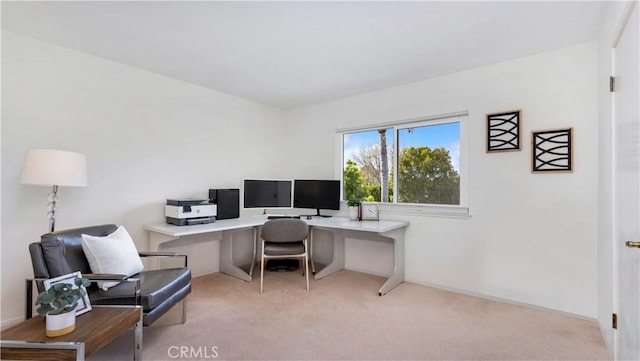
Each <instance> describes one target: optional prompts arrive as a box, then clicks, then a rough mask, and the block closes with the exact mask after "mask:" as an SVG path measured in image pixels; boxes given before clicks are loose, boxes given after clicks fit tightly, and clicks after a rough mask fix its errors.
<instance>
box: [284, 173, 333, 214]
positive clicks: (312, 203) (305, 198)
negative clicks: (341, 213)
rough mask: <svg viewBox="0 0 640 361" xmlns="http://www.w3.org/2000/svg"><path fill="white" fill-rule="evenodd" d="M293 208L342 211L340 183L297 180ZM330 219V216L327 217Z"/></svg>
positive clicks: (294, 185) (317, 211)
mask: <svg viewBox="0 0 640 361" xmlns="http://www.w3.org/2000/svg"><path fill="white" fill-rule="evenodd" d="M293 207H294V208H312V209H316V215H317V216H320V210H321V209H331V210H339V209H340V181H339V180H320V179H296V180H295V181H294V184H293ZM326 217H329V216H326Z"/></svg>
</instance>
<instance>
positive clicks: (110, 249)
mask: <svg viewBox="0 0 640 361" xmlns="http://www.w3.org/2000/svg"><path fill="white" fill-rule="evenodd" d="M82 250H83V251H84V254H85V256H87V260H88V261H89V266H90V267H91V272H93V273H112V274H113V273H115V274H121V275H127V276H132V275H134V274H136V273H139V272H140V271H142V269H143V268H144V266H143V265H142V261H141V260H140V256H139V255H138V250H137V249H136V246H135V244H134V243H133V239H131V236H130V235H129V233H128V232H127V230H126V229H124V227H123V226H120V227H118V229H117V230H116V231H115V232H113V233H111V234H110V235H108V236H105V237H96V236H90V235H88V234H83V235H82ZM118 283H119V282H98V287H100V288H101V289H103V290H105V291H106V290H107V289H109V288H110V287H113V286H115V285H117V284H118Z"/></svg>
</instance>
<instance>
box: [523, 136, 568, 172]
mask: <svg viewBox="0 0 640 361" xmlns="http://www.w3.org/2000/svg"><path fill="white" fill-rule="evenodd" d="M572 132H573V128H566V129H555V130H544V131H533V132H532V137H531V143H532V164H531V171H532V172H572V171H573V165H572V164H573V139H572Z"/></svg>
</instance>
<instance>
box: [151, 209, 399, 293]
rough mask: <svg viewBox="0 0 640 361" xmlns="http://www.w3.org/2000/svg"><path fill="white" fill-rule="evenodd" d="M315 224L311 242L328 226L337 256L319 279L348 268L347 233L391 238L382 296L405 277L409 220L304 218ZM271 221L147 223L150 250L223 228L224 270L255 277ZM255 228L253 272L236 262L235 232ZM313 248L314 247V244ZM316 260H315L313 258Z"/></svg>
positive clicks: (259, 218) (240, 219)
mask: <svg viewBox="0 0 640 361" xmlns="http://www.w3.org/2000/svg"><path fill="white" fill-rule="evenodd" d="M303 220H304V221H305V222H307V224H308V225H309V226H310V227H311V229H310V237H309V238H310V244H312V242H313V233H314V229H324V230H327V231H329V232H331V233H332V235H333V259H332V261H331V263H329V264H328V265H327V266H326V267H324V268H323V269H321V270H320V271H319V272H318V273H317V274H316V275H315V279H316V280H319V279H321V278H323V277H326V276H328V275H330V274H332V273H335V272H337V271H340V270H342V269H344V240H345V238H346V237H347V236H350V235H352V236H354V237H360V238H362V239H366V240H374V241H391V242H393V245H394V247H393V249H394V263H393V272H392V273H391V275H390V276H389V278H388V279H387V281H386V282H385V283H384V284H383V285H382V287H380V290H379V291H378V294H379V295H380V296H382V295H384V294H385V293H387V292H389V291H390V290H391V289H393V288H394V287H396V286H397V285H399V284H400V283H402V282H403V281H404V230H405V228H406V227H407V226H408V225H409V222H405V221H350V220H349V219H347V218H340V217H330V218H321V217H313V219H303ZM266 221H267V217H266V216H254V217H243V218H236V219H224V220H218V221H215V222H214V223H210V224H199V225H194V226H174V225H170V224H165V223H162V224H154V225H146V226H144V229H146V230H148V231H149V243H150V244H149V248H150V251H157V250H158V249H159V247H160V245H161V244H162V243H165V242H169V241H173V240H176V239H179V238H181V237H187V236H190V235H196V234H203V233H214V232H221V233H222V238H221V240H220V272H222V273H225V274H228V275H231V276H234V277H237V278H240V279H243V280H245V281H251V278H252V276H253V268H254V264H255V260H256V245H257V240H258V231H259V228H260V226H262V225H263V224H264V222H266ZM246 229H253V240H254V251H253V258H252V260H253V262H251V267H250V270H249V273H247V272H245V271H244V270H243V269H241V268H240V267H238V266H237V265H235V264H234V263H233V234H234V233H235V232H237V231H240V230H246ZM310 248H312V247H310ZM312 262H313V261H312Z"/></svg>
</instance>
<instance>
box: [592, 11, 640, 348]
mask: <svg viewBox="0 0 640 361" xmlns="http://www.w3.org/2000/svg"><path fill="white" fill-rule="evenodd" d="M627 6H628V4H627V3H625V2H610V3H609V4H608V5H607V12H606V13H605V14H604V16H603V21H602V24H601V27H600V32H599V34H600V36H599V38H598V118H599V119H598V120H599V121H598V143H599V147H598V148H599V158H598V164H599V171H598V189H599V192H598V322H599V323H600V329H601V330H602V335H603V336H604V340H605V343H606V344H607V347H608V349H609V351H610V354H611V356H612V357H613V329H612V328H611V314H612V313H613V312H614V310H615V306H614V299H613V294H614V293H613V290H614V272H613V270H614V267H613V262H614V256H613V254H614V243H613V242H614V239H615V238H614V236H613V235H614V232H613V218H612V217H613V213H614V212H613V128H612V126H613V124H612V117H611V115H612V107H613V104H612V100H611V99H612V96H611V93H610V92H609V76H611V75H612V74H613V73H612V58H611V55H612V49H613V46H614V39H615V37H616V36H617V33H618V29H619V28H620V26H621V23H622V21H623V16H624V12H625V9H626V8H627ZM636 6H638V4H636Z"/></svg>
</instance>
